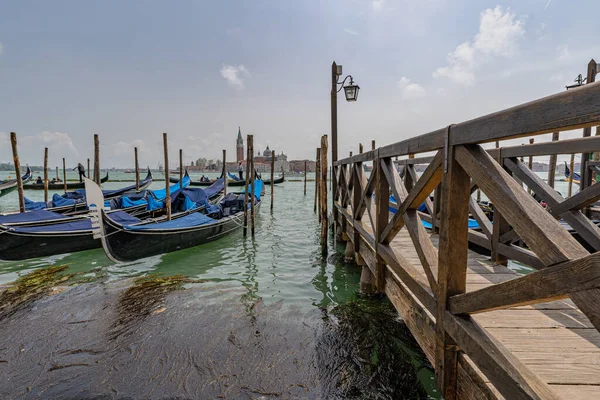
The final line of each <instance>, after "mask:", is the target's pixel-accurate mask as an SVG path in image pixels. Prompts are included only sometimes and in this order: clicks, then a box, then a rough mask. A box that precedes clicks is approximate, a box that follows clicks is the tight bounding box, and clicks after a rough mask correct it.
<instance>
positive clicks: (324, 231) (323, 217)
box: [320, 135, 328, 250]
mask: <svg viewBox="0 0 600 400" xmlns="http://www.w3.org/2000/svg"><path fill="white" fill-rule="evenodd" d="M327 146H328V143H327V135H323V136H322V137H321V182H320V184H321V185H320V188H321V190H320V196H321V246H322V247H323V249H324V250H325V249H326V248H327V165H328V164H327Z"/></svg>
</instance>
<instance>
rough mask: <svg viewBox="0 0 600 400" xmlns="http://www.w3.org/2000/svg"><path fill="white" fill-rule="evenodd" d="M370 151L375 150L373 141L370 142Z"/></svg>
mask: <svg viewBox="0 0 600 400" xmlns="http://www.w3.org/2000/svg"><path fill="white" fill-rule="evenodd" d="M371 150H375V141H374V140H371Z"/></svg>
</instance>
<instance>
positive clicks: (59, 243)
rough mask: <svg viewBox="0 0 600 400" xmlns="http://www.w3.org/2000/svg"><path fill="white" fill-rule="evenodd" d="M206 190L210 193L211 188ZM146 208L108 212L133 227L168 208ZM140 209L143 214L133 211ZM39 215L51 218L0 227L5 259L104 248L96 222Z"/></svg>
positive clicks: (216, 193)
mask: <svg viewBox="0 0 600 400" xmlns="http://www.w3.org/2000/svg"><path fill="white" fill-rule="evenodd" d="M222 189H223V187H222V183H221V184H220V186H219V185H218V184H217V186H215V187H213V188H212V189H211V191H210V192H209V193H208V194H209V195H210V197H208V199H211V200H213V199H217V198H218V197H219V195H220V193H221V191H222ZM185 190H186V189H184V190H183V191H185ZM192 190H200V189H192ZM206 191H207V192H208V189H206ZM180 192H182V191H181V190H178V191H175V192H174V193H173V197H175V198H176V197H177V196H178V194H179V193H180ZM204 207H205V205H199V206H198V207H197V208H194V209H192V210H188V211H183V212H179V213H176V214H174V215H173V219H175V220H176V219H178V218H183V217H185V216H187V215H189V214H192V213H199V212H201V211H202V210H203V208H204ZM144 209H145V206H141V207H140V206H137V207H131V208H130V209H123V210H113V211H108V212H107V213H108V215H110V218H112V219H113V220H115V221H118V222H120V223H123V224H131V225H136V224H137V225H139V224H144V223H148V222H144V221H143V220H144V219H147V218H153V219H152V220H151V221H150V222H152V223H154V222H156V221H161V220H162V219H163V218H164V211H165V210H164V208H163V209H158V210H152V211H143V210H144ZM136 210H137V211H139V212H138V213H135V212H133V211H136ZM35 213H39V215H40V216H42V215H44V216H46V218H47V219H46V220H45V221H37V223H36V222H35V221H30V222H23V221H22V222H19V223H16V224H12V223H7V224H5V225H1V224H0V259H1V260H10V261H16V260H25V259H28V258H37V257H47V256H52V255H56V254H63V253H74V252H78V251H84V250H91V249H96V248H99V247H101V243H100V240H99V239H94V237H93V230H92V222H91V220H90V218H89V217H87V216H84V217H71V218H68V217H67V218H61V217H62V216H61V215H59V214H54V213H52V212H49V211H47V210H38V211H34V212H32V213H30V214H35ZM50 217H52V218H50ZM156 218H158V219H156Z"/></svg>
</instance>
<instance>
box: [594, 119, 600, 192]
mask: <svg viewBox="0 0 600 400" xmlns="http://www.w3.org/2000/svg"><path fill="white" fill-rule="evenodd" d="M595 136H600V126H597V127H596V134H595ZM592 160H594V161H596V162H598V161H600V152H598V151H594V152H593V153H592ZM598 176H599V174H598V172H596V170H594V171H592V180H593V181H594V182H598Z"/></svg>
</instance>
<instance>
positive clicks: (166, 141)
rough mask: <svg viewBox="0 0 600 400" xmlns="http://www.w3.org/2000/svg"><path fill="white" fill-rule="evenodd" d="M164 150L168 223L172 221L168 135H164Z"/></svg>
mask: <svg viewBox="0 0 600 400" xmlns="http://www.w3.org/2000/svg"><path fill="white" fill-rule="evenodd" d="M163 149H164V152H165V188H166V191H167V192H166V194H167V195H166V196H165V206H166V207H167V221H170V220H171V187H170V186H169V145H168V140H167V134H166V133H163Z"/></svg>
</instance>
